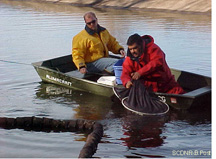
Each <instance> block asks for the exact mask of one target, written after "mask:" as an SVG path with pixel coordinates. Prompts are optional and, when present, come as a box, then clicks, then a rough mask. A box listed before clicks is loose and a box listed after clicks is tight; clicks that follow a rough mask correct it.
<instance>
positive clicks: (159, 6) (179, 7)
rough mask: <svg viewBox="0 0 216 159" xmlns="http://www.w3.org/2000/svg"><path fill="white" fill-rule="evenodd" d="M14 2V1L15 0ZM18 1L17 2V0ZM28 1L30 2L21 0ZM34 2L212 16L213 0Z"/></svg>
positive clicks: (52, 0)
mask: <svg viewBox="0 0 216 159" xmlns="http://www.w3.org/2000/svg"><path fill="white" fill-rule="evenodd" d="M13 1H14V0H13ZM15 1H16V0H15ZM19 1H28V0H19ZM31 1H34V2H44V3H53V4H59V5H63V4H64V5H72V6H80V7H93V8H112V9H128V10H144V11H153V12H179V13H193V14H204V15H211V11H212V7H211V0H178V1H177V0H167V1H166V2H164V0H144V1H139V0H122V1H116V0H109V1H107V0H89V1H80V0H31Z"/></svg>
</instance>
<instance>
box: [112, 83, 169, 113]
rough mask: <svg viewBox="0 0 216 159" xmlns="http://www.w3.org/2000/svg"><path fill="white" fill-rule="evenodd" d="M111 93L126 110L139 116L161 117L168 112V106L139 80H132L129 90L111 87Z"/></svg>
mask: <svg viewBox="0 0 216 159" xmlns="http://www.w3.org/2000/svg"><path fill="white" fill-rule="evenodd" d="M113 91H114V93H115V95H116V96H117V97H118V98H119V99H120V101H121V103H122V105H123V106H124V107H125V108H126V109H128V110H130V111H132V112H135V113H138V114H140V115H162V114H165V113H167V112H168V111H169V106H168V105H167V104H166V103H165V102H164V101H162V100H161V99H160V98H159V97H157V96H156V95H155V94H154V93H153V92H151V91H149V90H148V89H147V88H146V87H145V86H144V84H143V82H142V81H140V80H134V81H133V85H132V87H130V88H129V89H127V88H118V87H113Z"/></svg>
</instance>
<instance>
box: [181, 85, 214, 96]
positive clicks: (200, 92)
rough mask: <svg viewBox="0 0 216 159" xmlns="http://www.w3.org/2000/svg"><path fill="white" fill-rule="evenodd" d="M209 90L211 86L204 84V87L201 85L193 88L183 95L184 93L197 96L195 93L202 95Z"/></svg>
mask: <svg viewBox="0 0 216 159" xmlns="http://www.w3.org/2000/svg"><path fill="white" fill-rule="evenodd" d="M210 91H211V86H205V87H202V88H198V89H195V90H194V91H190V92H188V93H185V94H184V95H186V96H197V95H202V94H205V93H208V92H210Z"/></svg>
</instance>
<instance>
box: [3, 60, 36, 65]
mask: <svg viewBox="0 0 216 159" xmlns="http://www.w3.org/2000/svg"><path fill="white" fill-rule="evenodd" d="M0 61H1V62H5V63H14V64H19V65H31V64H28V63H22V62H15V61H7V60H0ZM31 66H32V65H31Z"/></svg>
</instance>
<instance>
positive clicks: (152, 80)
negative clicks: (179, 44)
mask: <svg viewBox="0 0 216 159" xmlns="http://www.w3.org/2000/svg"><path fill="white" fill-rule="evenodd" d="M127 45H128V55H127V57H126V59H125V61H124V63H123V70H122V75H121V80H122V83H123V85H124V86H125V87H126V88H130V87H131V86H132V85H133V80H138V79H142V80H143V82H144V85H145V86H146V87H148V88H151V89H152V91H154V92H163V93H171V94H182V93H184V90H183V89H182V88H181V87H180V85H179V84H178V83H177V82H176V81H175V78H174V76H173V75H172V74H171V71H170V69H169V67H168V65H167V63H166V61H165V54H164V52H163V51H162V50H161V49H160V47H159V46H157V45H156V44H155V43H154V39H153V38H152V37H151V36H149V35H144V36H142V37H141V36H140V35H138V34H134V35H131V36H130V37H129V38H128V41H127Z"/></svg>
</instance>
